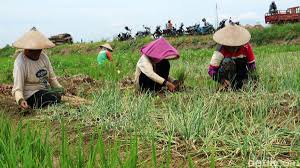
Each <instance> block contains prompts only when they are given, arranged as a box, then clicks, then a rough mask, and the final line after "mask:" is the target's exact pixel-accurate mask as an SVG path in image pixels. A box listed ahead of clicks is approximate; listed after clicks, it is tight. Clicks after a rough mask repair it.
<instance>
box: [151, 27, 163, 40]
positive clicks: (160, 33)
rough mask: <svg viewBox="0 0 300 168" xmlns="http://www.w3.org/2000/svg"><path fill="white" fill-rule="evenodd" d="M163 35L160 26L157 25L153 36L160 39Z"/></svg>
mask: <svg viewBox="0 0 300 168" xmlns="http://www.w3.org/2000/svg"><path fill="white" fill-rule="evenodd" d="M162 35H163V32H162V31H161V29H160V26H156V29H155V32H154V33H153V34H152V36H153V38H155V39H158V38H160V37H161V36H162Z"/></svg>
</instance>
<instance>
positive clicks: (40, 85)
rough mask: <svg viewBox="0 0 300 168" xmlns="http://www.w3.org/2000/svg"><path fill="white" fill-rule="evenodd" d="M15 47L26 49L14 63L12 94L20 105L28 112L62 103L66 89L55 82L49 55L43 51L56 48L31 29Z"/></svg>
mask: <svg viewBox="0 0 300 168" xmlns="http://www.w3.org/2000/svg"><path fill="white" fill-rule="evenodd" d="M13 46H14V47H16V48H19V49H24V51H23V52H21V53H20V54H19V55H18V56H17V58H16V60H15V63H14V71H13V77H14V86H13V89H12V94H13V95H14V96H15V99H16V101H17V104H18V105H19V106H20V107H21V108H23V109H27V108H29V107H31V108H41V107H45V106H48V105H52V104H56V103H60V101H61V94H62V93H63V90H64V89H63V87H62V86H61V85H60V84H59V82H58V81H57V79H56V76H55V74H54V72H53V68H52V66H51V63H50V61H49V58H48V56H47V55H46V54H45V53H44V52H43V51H42V50H43V49H47V48H52V47H54V46H55V45H54V44H53V43H52V42H51V41H50V40H48V38H46V37H45V36H44V35H43V34H42V33H40V32H39V31H38V30H37V29H36V28H32V29H31V30H30V31H29V32H27V33H25V34H24V35H23V36H22V37H21V38H20V39H18V40H17V41H16V42H15V43H14V44H13Z"/></svg>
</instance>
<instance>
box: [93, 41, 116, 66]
mask: <svg viewBox="0 0 300 168" xmlns="http://www.w3.org/2000/svg"><path fill="white" fill-rule="evenodd" d="M111 52H113V49H112V47H111V46H110V45H109V44H103V45H101V46H100V52H99V54H98V57H97V61H98V64H100V65H101V64H103V63H104V62H106V60H109V61H112V56H111Z"/></svg>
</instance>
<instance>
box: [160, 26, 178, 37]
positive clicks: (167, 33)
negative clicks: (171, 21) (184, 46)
mask: <svg viewBox="0 0 300 168" xmlns="http://www.w3.org/2000/svg"><path fill="white" fill-rule="evenodd" d="M163 35H164V36H165V37H172V36H176V28H175V27H172V28H171V29H168V28H167V29H164V30H163Z"/></svg>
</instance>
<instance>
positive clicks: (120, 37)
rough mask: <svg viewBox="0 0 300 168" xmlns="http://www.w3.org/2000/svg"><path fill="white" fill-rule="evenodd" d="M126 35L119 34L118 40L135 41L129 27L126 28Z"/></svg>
mask: <svg viewBox="0 0 300 168" xmlns="http://www.w3.org/2000/svg"><path fill="white" fill-rule="evenodd" d="M125 30H126V33H120V34H118V37H117V39H118V40H119V41H126V40H131V39H133V37H132V35H131V29H129V28H128V27H127V26H126V27H125Z"/></svg>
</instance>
